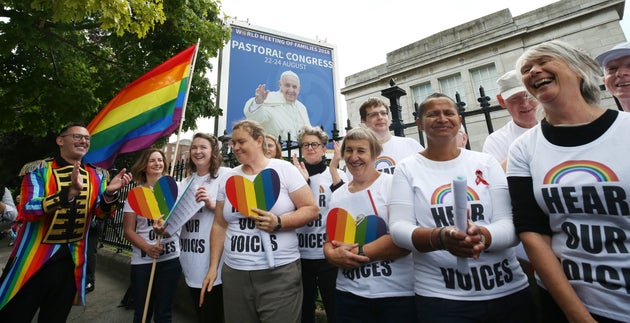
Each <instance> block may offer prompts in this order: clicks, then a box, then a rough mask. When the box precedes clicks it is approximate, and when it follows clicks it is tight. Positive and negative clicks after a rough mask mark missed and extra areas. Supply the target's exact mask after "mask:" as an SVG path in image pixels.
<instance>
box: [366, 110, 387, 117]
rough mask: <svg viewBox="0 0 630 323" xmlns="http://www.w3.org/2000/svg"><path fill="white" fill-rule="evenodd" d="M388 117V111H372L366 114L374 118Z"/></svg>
mask: <svg viewBox="0 0 630 323" xmlns="http://www.w3.org/2000/svg"><path fill="white" fill-rule="evenodd" d="M378 116H381V117H387V111H374V112H370V113H368V114H367V115H366V117H368V118H374V117H378Z"/></svg>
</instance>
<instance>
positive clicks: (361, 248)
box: [357, 245, 365, 256]
mask: <svg viewBox="0 0 630 323" xmlns="http://www.w3.org/2000/svg"><path fill="white" fill-rule="evenodd" d="M357 255H359V256H365V253H364V252H363V245H359V252H358V253H357Z"/></svg>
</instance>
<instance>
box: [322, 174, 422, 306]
mask: <svg viewBox="0 0 630 323" xmlns="http://www.w3.org/2000/svg"><path fill="white" fill-rule="evenodd" d="M391 188H392V175H390V174H385V173H382V174H380V176H379V177H378V178H377V179H376V180H375V181H374V183H372V185H370V187H368V188H367V189H364V190H361V191H358V192H354V193H350V191H348V183H345V184H344V185H343V186H341V187H340V188H338V189H337V190H336V191H334V192H333V194H332V197H331V202H330V207H331V209H332V208H337V207H339V208H343V209H344V210H346V211H348V213H350V215H352V216H353V217H354V218H355V220H357V219H358V217H363V216H367V215H378V216H379V217H382V218H383V219H384V220H385V223H387V222H388V218H389V215H388V213H387V206H388V205H389V198H390V193H391ZM368 192H369V194H368ZM370 195H371V198H372V200H373V202H374V205H375V207H376V210H374V208H373V207H372V203H371V202H370ZM412 277H413V265H412V259H411V254H408V255H407V256H404V257H402V258H398V259H395V260H394V261H389V260H375V261H372V262H369V263H365V264H363V265H362V266H361V267H359V268H355V269H343V268H339V273H338V274H337V289H338V290H341V291H345V292H349V293H352V294H354V295H358V296H361V297H365V298H384V297H401V296H413V286H412V285H411V284H410V283H409V282H411V280H412Z"/></svg>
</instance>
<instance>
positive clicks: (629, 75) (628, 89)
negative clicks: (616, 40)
mask: <svg viewBox="0 0 630 323" xmlns="http://www.w3.org/2000/svg"><path fill="white" fill-rule="evenodd" d="M595 60H596V61H597V62H598V63H599V65H600V66H601V67H602V69H603V70H604V84H605V85H606V90H608V92H610V94H612V95H613V96H614V97H616V98H617V100H619V103H620V104H621V107H622V108H623V111H626V112H629V111H630V42H627V43H622V44H619V45H617V46H615V47H613V48H612V49H610V50H607V51H605V52H603V53H601V54H599V55H598V56H597V57H596V58H595Z"/></svg>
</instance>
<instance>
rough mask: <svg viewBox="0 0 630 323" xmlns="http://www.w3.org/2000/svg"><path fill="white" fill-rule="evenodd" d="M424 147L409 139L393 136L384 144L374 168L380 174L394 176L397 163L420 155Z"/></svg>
mask: <svg viewBox="0 0 630 323" xmlns="http://www.w3.org/2000/svg"><path fill="white" fill-rule="evenodd" d="M423 149H424V147H422V145H421V144H420V143H419V142H417V141H415V140H413V139H411V138H407V137H397V136H392V137H391V138H390V139H389V140H388V141H387V142H386V143H384V144H383V151H382V152H381V155H380V156H378V157H377V158H376V162H375V163H374V167H376V170H378V171H379V172H383V173H387V174H394V170H395V169H396V163H398V162H400V161H401V160H403V158H405V157H408V156H411V155H414V154H417V153H419V152H420V151H421V150H423Z"/></svg>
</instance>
